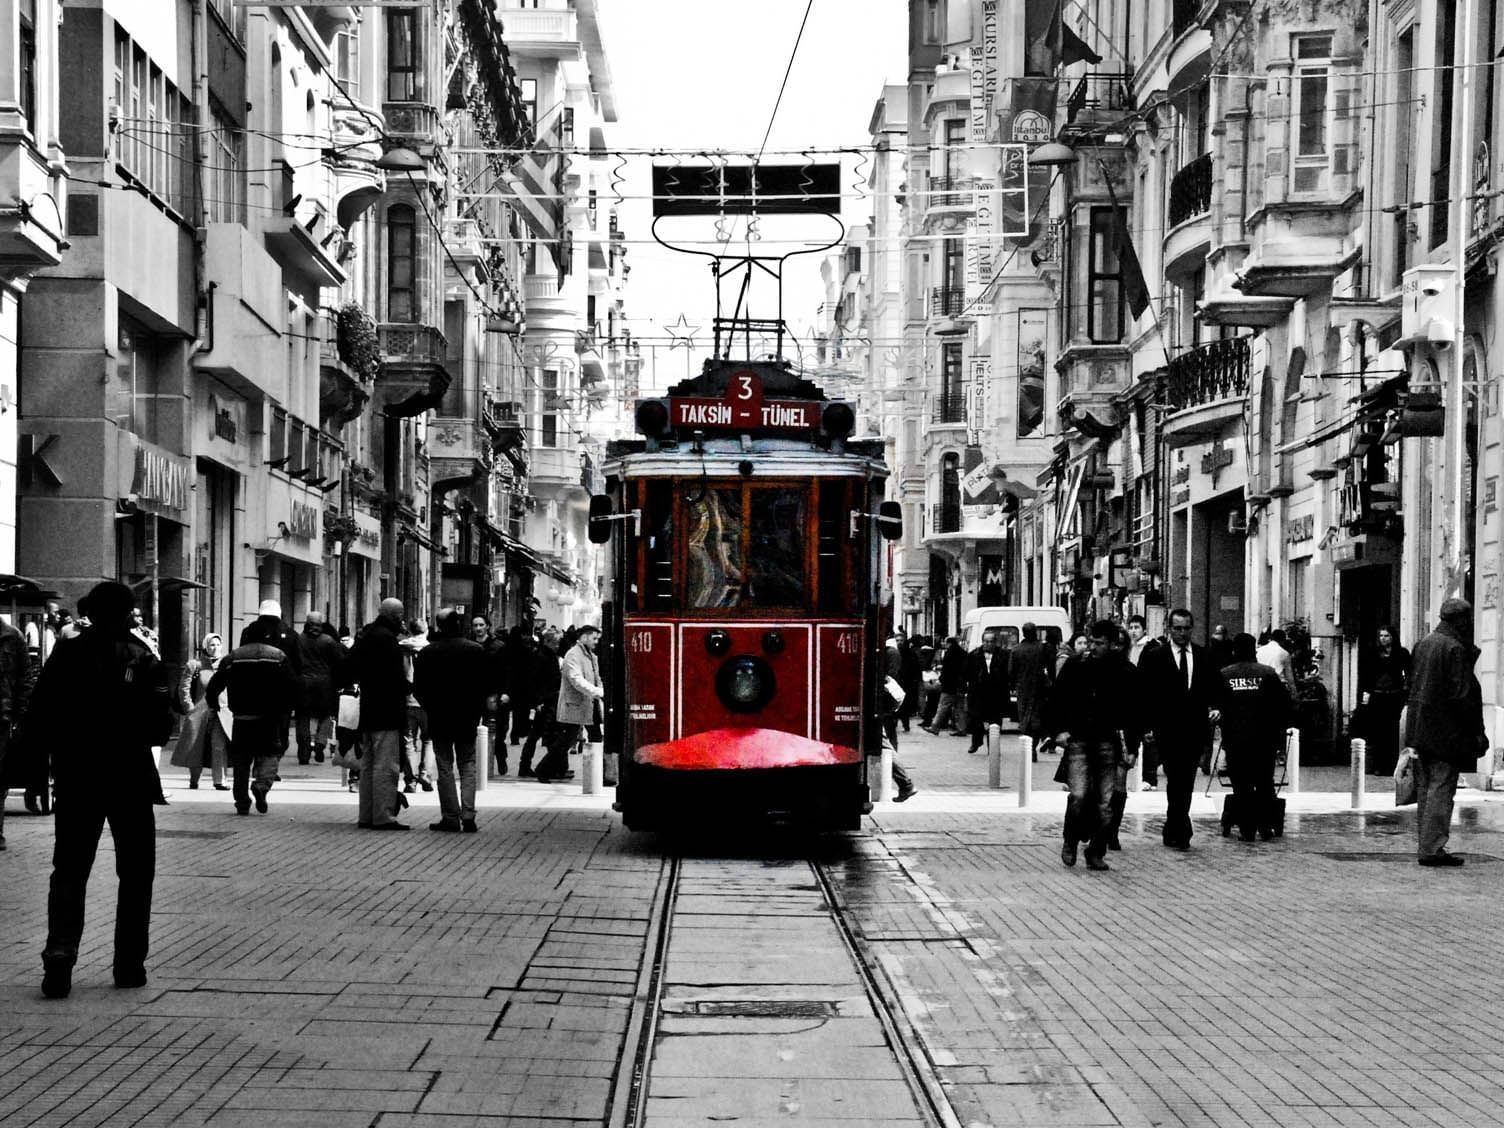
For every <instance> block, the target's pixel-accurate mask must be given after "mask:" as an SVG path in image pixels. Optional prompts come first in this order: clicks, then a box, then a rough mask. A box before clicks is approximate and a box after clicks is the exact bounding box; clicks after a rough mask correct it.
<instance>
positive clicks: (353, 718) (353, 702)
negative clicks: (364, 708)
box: [335, 693, 360, 731]
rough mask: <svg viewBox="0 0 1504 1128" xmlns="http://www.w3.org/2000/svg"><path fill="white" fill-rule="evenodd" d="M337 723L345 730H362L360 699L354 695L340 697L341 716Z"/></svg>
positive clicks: (344, 694)
mask: <svg viewBox="0 0 1504 1128" xmlns="http://www.w3.org/2000/svg"><path fill="white" fill-rule="evenodd" d="M335 723H336V724H337V725H339V727H340V728H343V729H351V730H352V731H353V730H354V729H358V728H360V698H359V697H357V696H356V695H355V694H353V693H341V694H340V695H339V716H338V717H337V719H336V721H335Z"/></svg>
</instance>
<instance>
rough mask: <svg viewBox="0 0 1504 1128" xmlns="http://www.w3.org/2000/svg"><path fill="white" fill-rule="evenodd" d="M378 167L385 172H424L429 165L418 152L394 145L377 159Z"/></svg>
mask: <svg viewBox="0 0 1504 1128" xmlns="http://www.w3.org/2000/svg"><path fill="white" fill-rule="evenodd" d="M376 167H377V168H379V169H381V170H382V171H384V172H422V171H423V170H424V169H425V168H427V167H428V165H427V162H425V161H424V160H423V158H422V156H420V155H419V154H418V152H417V150H415V149H411V148H409V147H408V146H406V145H393V146H392V147H391V148H390V149H388V150H387V151H386V152H384V153H382V154H381V156H380V157H378V158H377V160H376Z"/></svg>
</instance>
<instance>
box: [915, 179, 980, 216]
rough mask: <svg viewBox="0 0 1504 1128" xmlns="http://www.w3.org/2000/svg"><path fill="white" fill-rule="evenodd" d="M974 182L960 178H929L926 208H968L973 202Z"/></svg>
mask: <svg viewBox="0 0 1504 1128" xmlns="http://www.w3.org/2000/svg"><path fill="white" fill-rule="evenodd" d="M974 184H975V182H974V181H972V180H970V179H968V178H966V177H962V176H932V177H930V194H929V196H928V197H927V200H928V202H927V204H926V205H925V206H926V207H930V208H968V207H971V205H972V203H973V202H974V199H973V194H972V193H973V189H974Z"/></svg>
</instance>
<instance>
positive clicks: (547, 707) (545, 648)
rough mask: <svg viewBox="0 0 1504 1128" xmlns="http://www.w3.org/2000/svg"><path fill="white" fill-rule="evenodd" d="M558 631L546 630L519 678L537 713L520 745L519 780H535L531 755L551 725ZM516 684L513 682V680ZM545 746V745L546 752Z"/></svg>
mask: <svg viewBox="0 0 1504 1128" xmlns="http://www.w3.org/2000/svg"><path fill="white" fill-rule="evenodd" d="M559 637H560V636H559V629H558V628H557V627H548V628H546V629H545V630H544V632H543V636H542V638H541V639H539V642H538V646H537V648H536V649H535V650H534V651H533V652H532V654H531V656H530V661H529V663H528V668H527V669H526V670H524V671H521V672H520V673H519V674H518V677H524V676H525V677H526V678H527V679H528V688H529V690H530V691H531V693H532V695H533V700H535V701H536V702H538V709H537V711H536V712H535V713H534V714H533V723H532V725H531V726H529V728H528V734H527V740H525V741H524V742H523V745H522V760H521V763H520V764H519V765H518V768H517V775H518V776H519V777H520V778H522V779H534V778H536V773H534V771H533V753H534V752H535V751H536V750H537V747H538V742H539V741H540V740H545V739H546V738H547V737H548V730H549V729H551V728H552V727H553V724H554V709H555V707H556V706H557V705H558V702H559V681H560V680H561V676H560V673H559ZM514 680H515V679H514ZM547 747H548V746H547V744H545V745H544V748H545V749H546V748H547Z"/></svg>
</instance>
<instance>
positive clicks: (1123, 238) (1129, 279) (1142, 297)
mask: <svg viewBox="0 0 1504 1128" xmlns="http://www.w3.org/2000/svg"><path fill="white" fill-rule="evenodd" d="M1102 182H1103V183H1104V184H1106V185H1107V199H1108V201H1109V202H1110V203H1111V204H1112V249H1113V251H1114V252H1115V253H1116V254H1117V257H1118V277H1119V278H1120V279H1122V284H1123V297H1124V298H1125V299H1127V301H1128V308H1129V309H1131V310H1132V311H1133V316H1134V317H1143V316H1144V310H1146V309H1148V308H1149V284H1148V283H1147V282H1145V281H1144V268H1143V267H1142V266H1141V265H1140V264H1139V261H1138V252H1137V251H1135V250H1134V249H1133V236H1131V235H1130V234H1128V222H1127V219H1126V217H1125V214H1124V211H1123V209H1122V208H1121V207H1120V206H1119V205H1118V194H1117V193H1116V192H1114V191H1113V190H1112V174H1111V172H1110V171H1109V170H1108V169H1107V167H1106V166H1105V165H1104V166H1103V167H1102Z"/></svg>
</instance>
